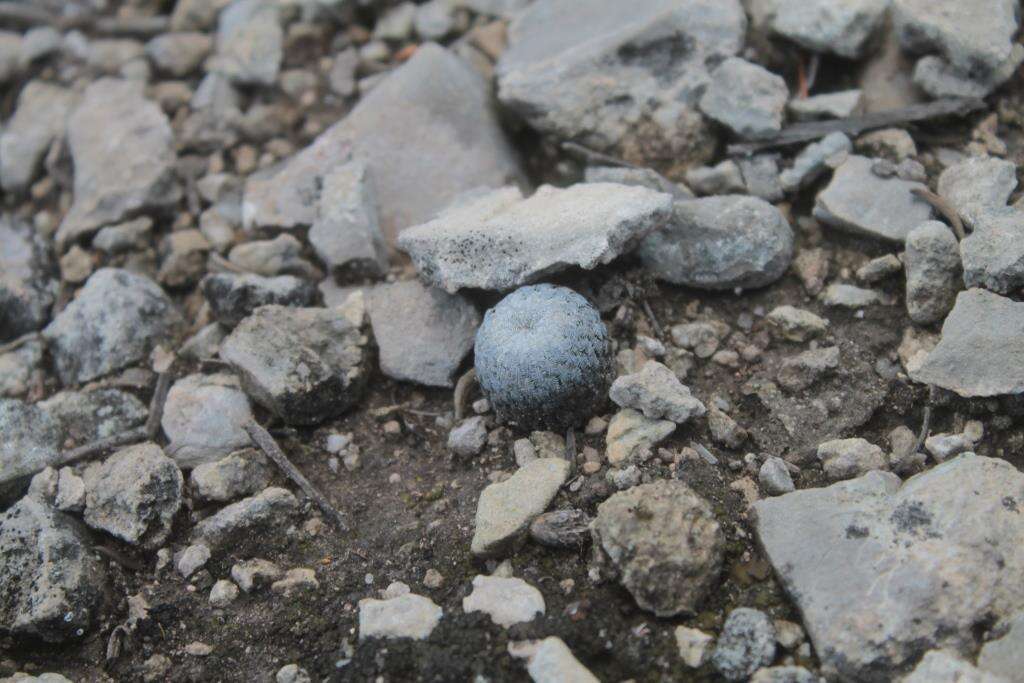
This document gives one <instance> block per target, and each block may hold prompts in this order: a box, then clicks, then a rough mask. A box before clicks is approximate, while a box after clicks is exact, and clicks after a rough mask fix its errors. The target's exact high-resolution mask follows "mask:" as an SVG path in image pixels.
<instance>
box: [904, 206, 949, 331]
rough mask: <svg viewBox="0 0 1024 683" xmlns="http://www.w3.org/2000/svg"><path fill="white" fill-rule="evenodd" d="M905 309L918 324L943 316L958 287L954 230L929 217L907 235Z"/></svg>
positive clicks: (935, 320)
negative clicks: (928, 219)
mask: <svg viewBox="0 0 1024 683" xmlns="http://www.w3.org/2000/svg"><path fill="white" fill-rule="evenodd" d="M904 262H905V264H906V269H907V289H906V291H907V313H909V314H910V319H911V320H913V321H914V322H915V323H918V324H919V325H927V324H929V323H934V322H938V321H939V320H942V319H944V318H945V317H946V314H947V313H949V311H950V310H951V309H952V308H953V304H954V303H955V302H956V295H957V292H959V291H960V288H961V282H962V280H961V272H962V267H961V265H960V245H959V244H958V243H957V241H956V236H955V235H954V234H953V231H952V230H950V229H949V228H947V227H946V225H945V224H944V223H940V222H939V221H928V222H926V223H922V224H921V225H919V226H917V227H916V228H914V229H913V230H911V231H910V234H908V235H907V250H906V255H905V256H904Z"/></svg>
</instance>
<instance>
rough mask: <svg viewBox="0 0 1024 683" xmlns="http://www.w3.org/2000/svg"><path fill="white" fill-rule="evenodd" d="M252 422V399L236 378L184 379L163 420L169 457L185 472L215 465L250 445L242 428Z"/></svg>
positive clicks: (171, 394) (222, 375)
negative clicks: (213, 463) (203, 465)
mask: <svg viewBox="0 0 1024 683" xmlns="http://www.w3.org/2000/svg"><path fill="white" fill-rule="evenodd" d="M252 419H253V417H252V409H251V408H250V406H249V399H248V398H246V396H245V394H244V393H243V392H242V389H241V386H240V385H239V382H238V378H237V377H235V376H234V375H231V374H227V373H218V374H215V375H189V376H187V377H183V378H182V379H179V380H178V381H177V382H175V383H174V386H172V387H171V390H170V391H169V392H168V393H167V403H166V405H165V406H164V414H163V418H162V420H161V426H163V429H164V434H166V435H167V438H168V440H169V441H170V443H169V444H168V446H167V454H168V455H169V456H171V457H172V458H174V460H175V462H177V463H178V466H179V467H182V468H185V469H191V468H193V467H195V466H197V465H202V464H203V463H212V462H214V461H216V460H219V459H221V458H222V457H224V456H225V455H228V454H229V453H231V452H233V451H235V450H237V449H239V448H242V447H243V446H248V445H249V441H250V440H249V435H248V434H247V433H246V432H245V430H244V429H243V428H242V427H243V425H245V423H246V422H248V421H250V420H252ZM260 488H262V487H260Z"/></svg>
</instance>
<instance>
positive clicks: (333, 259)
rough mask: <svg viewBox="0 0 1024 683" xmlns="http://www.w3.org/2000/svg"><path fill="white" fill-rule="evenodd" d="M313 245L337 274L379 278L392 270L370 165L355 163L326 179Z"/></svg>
mask: <svg viewBox="0 0 1024 683" xmlns="http://www.w3.org/2000/svg"><path fill="white" fill-rule="evenodd" d="M309 243H310V244H311V245H313V249H314V250H316V255H317V256H319V257H320V260H321V261H323V262H324V264H325V265H326V266H327V267H328V268H330V269H332V270H334V271H335V272H342V273H348V274H367V275H374V276H379V275H383V274H384V273H386V272H387V269H388V251H387V249H388V247H387V242H386V241H385V240H384V233H382V232H381V229H380V216H379V213H378V209H377V189H376V185H375V183H374V182H373V179H372V178H371V177H370V173H369V171H368V169H367V166H366V164H364V163H362V162H360V161H352V162H349V163H346V164H342V165H340V166H338V167H337V168H334V169H331V170H330V171H328V172H327V174H326V175H324V179H323V189H322V190H321V193H320V207H319V210H318V212H317V215H316V219H315V220H314V222H313V225H312V227H311V228H310V229H309Z"/></svg>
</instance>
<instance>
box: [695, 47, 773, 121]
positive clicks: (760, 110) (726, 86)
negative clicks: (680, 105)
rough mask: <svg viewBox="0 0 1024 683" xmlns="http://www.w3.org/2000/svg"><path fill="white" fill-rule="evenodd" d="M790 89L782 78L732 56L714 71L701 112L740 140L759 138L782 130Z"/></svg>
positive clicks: (701, 104)
mask: <svg viewBox="0 0 1024 683" xmlns="http://www.w3.org/2000/svg"><path fill="white" fill-rule="evenodd" d="M788 99H789V89H788V88H787V87H786V81H785V80H783V78H782V77H781V76H776V75H775V74H773V73H772V72H771V71H768V70H767V69H765V68H764V67H763V66H759V65H757V64H752V63H751V62H748V61H746V60H745V59H740V58H739V57H729V58H728V59H726V60H724V61H723V62H722V63H721V64H719V65H718V66H717V67H715V70H714V71H712V72H711V83H710V84H709V85H708V87H707V90H705V91H704V95H702V96H701V98H700V109H701V111H702V112H704V113H705V114H707V115H708V116H710V117H711V118H712V119H714V120H715V121H718V122H719V123H721V124H722V125H724V126H726V127H727V128H729V129H730V130H731V131H732V132H733V133H735V134H736V135H738V136H740V137H741V138H757V137H761V136H765V135H770V134H772V133H777V132H779V131H780V130H781V129H782V115H783V112H784V111H785V108H786V101H787V100H788Z"/></svg>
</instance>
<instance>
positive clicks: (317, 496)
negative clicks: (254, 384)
mask: <svg viewBox="0 0 1024 683" xmlns="http://www.w3.org/2000/svg"><path fill="white" fill-rule="evenodd" d="M243 428H244V429H245V432H246V433H247V434H248V435H249V438H250V439H252V442H253V443H254V444H256V445H257V446H258V447H259V449H260V450H261V451H263V453H264V454H265V455H266V456H267V457H268V458H270V459H271V460H273V461H274V464H275V465H277V466H278V467H279V468H280V469H281V471H282V472H284V473H285V475H286V476H287V477H288V478H289V479H291V480H292V481H293V482H295V483H296V484H297V485H298V487H299V488H300V489H302V490H303V491H304V492H305V494H306V495H307V496H309V497H310V498H312V499H313V502H315V503H316V504H317V506H318V507H319V508H320V509H321V510H322V511H323V513H324V514H325V515H327V517H328V518H330V520H331V521H332V522H333V523H334V525H335V527H336V528H337V529H338V530H339V531H348V524H346V523H345V518H344V517H343V516H342V514H341V512H339V511H338V510H337V509H336V508H335V507H334V506H333V505H331V503H330V501H328V500H327V498H326V497H324V495H323V494H322V493H320V491H318V490H317V489H316V487H314V486H313V484H311V483H310V482H309V479H306V477H305V475H303V474H302V472H300V471H299V470H298V468H297V467H295V465H293V464H292V463H291V461H290V460H289V459H288V458H287V456H285V454H284V451H282V450H281V447H280V446H278V445H277V442H276V441H275V440H274V437H272V436H271V435H270V432H268V431H267V430H266V429H264V428H263V427H261V426H260V425H258V424H256V423H255V422H253V421H252V420H250V421H249V422H247V423H245V425H243Z"/></svg>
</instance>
